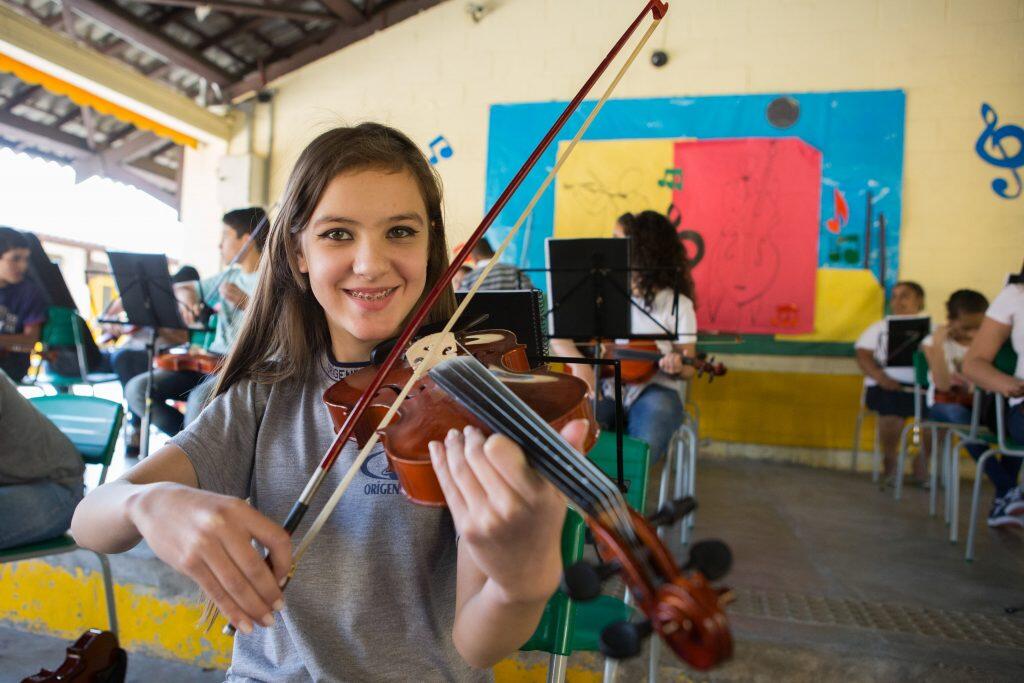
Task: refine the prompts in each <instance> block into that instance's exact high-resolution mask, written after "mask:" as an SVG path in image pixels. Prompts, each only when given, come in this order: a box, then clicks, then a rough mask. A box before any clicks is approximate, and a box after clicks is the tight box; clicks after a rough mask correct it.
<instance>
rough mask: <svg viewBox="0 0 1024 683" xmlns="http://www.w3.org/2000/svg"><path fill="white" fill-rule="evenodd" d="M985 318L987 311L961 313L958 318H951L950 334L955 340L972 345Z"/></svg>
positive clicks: (965, 344)
mask: <svg viewBox="0 0 1024 683" xmlns="http://www.w3.org/2000/svg"><path fill="white" fill-rule="evenodd" d="M984 320H985V313H984V312H981V313H961V314H960V315H959V316H957V317H956V318H950V319H949V336H950V337H952V338H953V340H954V341H956V342H958V343H960V344H963V345H964V346H970V345H971V342H972V341H974V335H975V334H977V333H978V328H979V327H981V323H982V321H984Z"/></svg>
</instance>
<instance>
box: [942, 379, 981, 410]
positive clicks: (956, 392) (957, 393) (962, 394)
mask: <svg viewBox="0 0 1024 683" xmlns="http://www.w3.org/2000/svg"><path fill="white" fill-rule="evenodd" d="M935 402H936V403H956V404H957V405H961V406H964V407H965V408H974V392H972V391H970V390H968V389H966V388H965V387H962V386H958V385H953V386H951V387H950V388H949V390H948V391H943V390H942V389H936V390H935Z"/></svg>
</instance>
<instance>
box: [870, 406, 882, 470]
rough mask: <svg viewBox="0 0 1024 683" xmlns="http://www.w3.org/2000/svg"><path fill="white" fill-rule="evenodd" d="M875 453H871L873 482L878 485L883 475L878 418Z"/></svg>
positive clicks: (876, 422) (876, 420)
mask: <svg viewBox="0 0 1024 683" xmlns="http://www.w3.org/2000/svg"><path fill="white" fill-rule="evenodd" d="M874 449H875V450H874V451H872V452H871V481H873V482H875V483H878V480H879V478H880V477H881V475H882V445H881V441H880V437H879V436H878V416H877V415H876V416H875V439H874Z"/></svg>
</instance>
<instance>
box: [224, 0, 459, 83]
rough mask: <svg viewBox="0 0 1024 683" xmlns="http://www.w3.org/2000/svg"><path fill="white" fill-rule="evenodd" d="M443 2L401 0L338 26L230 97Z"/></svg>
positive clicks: (255, 73)
mask: <svg viewBox="0 0 1024 683" xmlns="http://www.w3.org/2000/svg"><path fill="white" fill-rule="evenodd" d="M441 2H444V0H397V1H396V2H392V3H390V4H388V5H387V6H385V7H383V8H381V9H379V10H377V12H376V13H375V14H374V15H373V16H372V17H370V18H369V19H368V20H367V21H365V22H363V23H362V24H360V25H358V26H337V27H335V28H334V29H332V30H329V31H327V32H326V33H324V34H323V40H321V41H320V42H319V43H317V44H315V45H310V46H309V47H307V48H305V49H303V50H300V51H299V52H297V53H295V54H292V55H289V56H287V57H284V58H282V59H279V60H277V61H273V62H270V61H269V60H268V64H267V65H266V66H265V67H264V68H263V69H262V70H257V71H253V72H252V73H250V74H248V75H247V76H245V78H243V79H241V80H240V81H238V82H236V83H235V84H233V85H232V86H230V87H229V88H228V90H227V93H228V97H229V99H235V98H237V97H241V96H243V95H245V94H247V93H250V92H253V91H256V90H259V89H260V88H262V87H264V86H265V85H266V84H267V83H268V82H270V81H273V80H274V79H277V78H280V77H281V76H284V75H285V74H287V73H291V72H292V71H295V70H296V69H299V68H301V67H303V66H306V65H307V64H309V63H311V62H315V61H316V60H318V59H320V58H322V57H326V56H327V55H329V54H331V53H333V52H336V51H338V50H340V49H342V48H344V47H346V46H348V45H351V44H352V43H355V42H358V41H360V40H362V39H364V38H367V37H368V36H371V35H373V34H374V33H376V32H377V31H380V30H382V29H385V28H387V27H389V26H393V25H394V24H397V23H399V22H401V21H403V20H405V19H408V18H409V17H411V16H413V15H415V14H417V13H419V12H421V11H422V10H425V9H429V8H431V7H433V6H434V5H437V4H440V3H441Z"/></svg>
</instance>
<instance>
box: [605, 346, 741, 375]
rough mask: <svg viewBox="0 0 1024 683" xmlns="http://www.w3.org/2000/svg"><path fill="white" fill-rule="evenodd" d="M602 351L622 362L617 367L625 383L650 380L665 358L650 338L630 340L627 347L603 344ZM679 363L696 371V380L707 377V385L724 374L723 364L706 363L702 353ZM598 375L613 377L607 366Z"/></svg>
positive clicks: (612, 372)
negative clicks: (660, 361)
mask: <svg viewBox="0 0 1024 683" xmlns="http://www.w3.org/2000/svg"><path fill="white" fill-rule="evenodd" d="M602 351H603V355H604V356H605V357H606V358H618V359H619V360H620V361H621V362H620V363H619V367H620V372H621V374H622V381H623V383H625V384H642V383H643V382H646V381H648V380H650V379H651V378H653V377H654V376H655V375H656V374H657V373H658V361H659V360H661V357H662V356H663V355H664V354H663V353H661V351H660V350H659V349H658V345H657V343H656V342H655V341H654V340H652V339H631V340H630V341H629V342H628V343H626V344H605V345H604V346H602ZM682 362H683V365H689V366H691V367H693V368H694V369H696V371H697V376H698V377H700V376H702V375H705V374H706V375H707V376H708V381H709V382H710V381H711V380H712V379H714V378H715V377H721V376H722V375H724V374H725V373H726V367H725V365H724V364H723V363H716V362H715V359H714V358H712V359H711V360H705V359H704V354H698V355H697V357H696V358H693V357H690V356H682ZM601 374H602V376H612V375H614V370H612V369H611V368H610V367H607V366H606V367H604V368H603V369H602V371H601Z"/></svg>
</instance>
